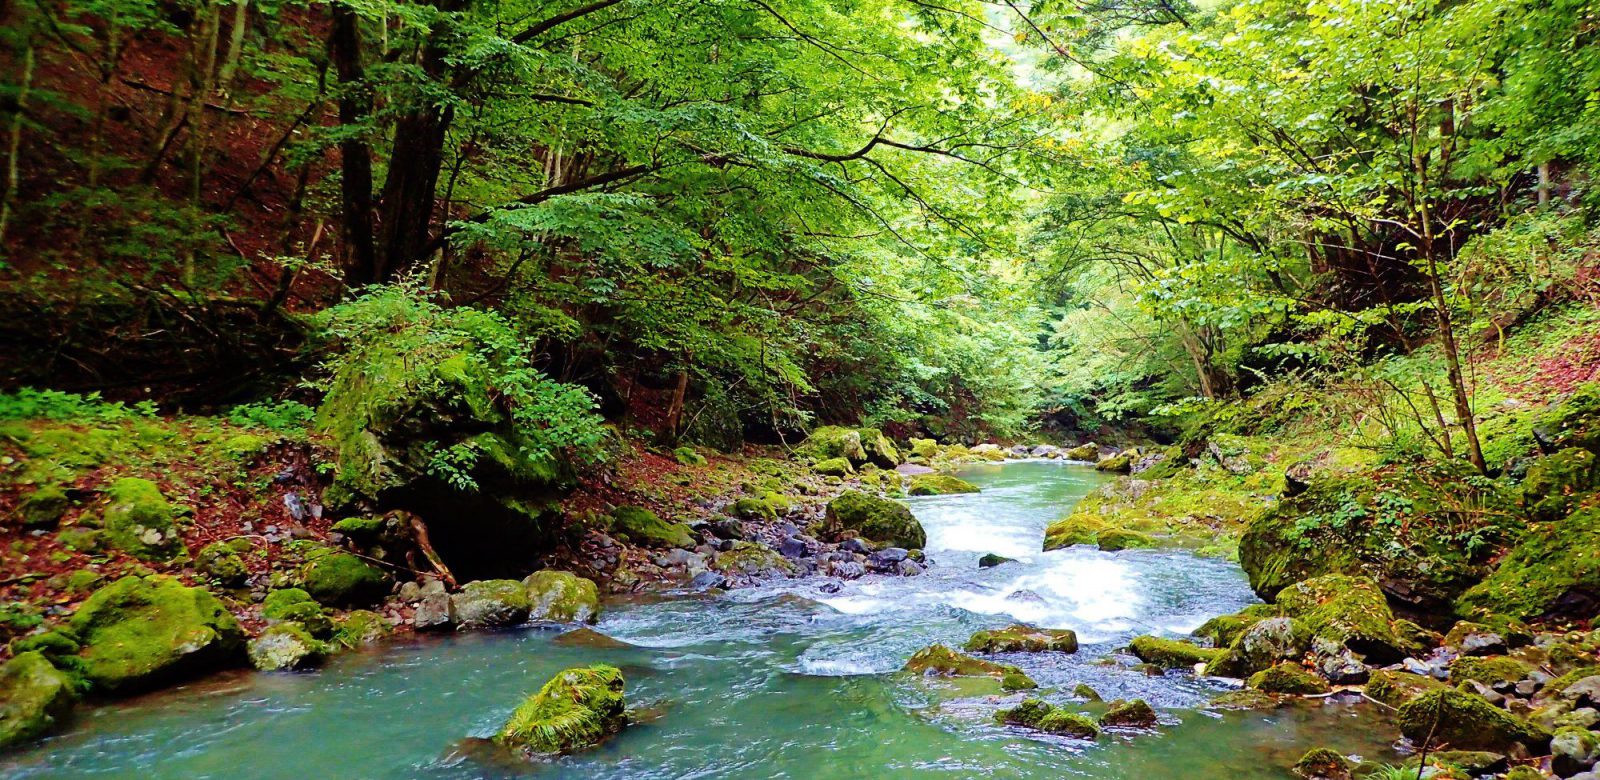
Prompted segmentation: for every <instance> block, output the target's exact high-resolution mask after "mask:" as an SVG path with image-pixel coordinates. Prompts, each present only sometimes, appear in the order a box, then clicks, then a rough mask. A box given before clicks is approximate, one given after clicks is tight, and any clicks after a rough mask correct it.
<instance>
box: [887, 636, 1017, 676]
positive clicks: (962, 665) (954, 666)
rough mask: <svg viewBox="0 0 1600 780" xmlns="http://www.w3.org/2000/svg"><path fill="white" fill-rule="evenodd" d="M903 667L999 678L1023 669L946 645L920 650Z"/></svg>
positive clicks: (925, 672)
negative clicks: (973, 655)
mask: <svg viewBox="0 0 1600 780" xmlns="http://www.w3.org/2000/svg"><path fill="white" fill-rule="evenodd" d="M903 668H904V669H905V670H906V671H908V672H911V673H913V674H922V675H933V676H938V677H993V678H995V679H997V680H998V679H1000V678H1001V677H1004V676H1005V675H1006V674H1008V673H1012V672H1017V673H1020V672H1021V671H1022V670H1021V669H1018V668H1017V667H1015V666H1012V665H1011V664H1001V663H995V662H994V661H986V660H984V659H982V658H974V657H972V656H970V655H967V654H966V653H962V652H958V651H956V650H952V649H950V648H948V647H945V646H944V645H929V646H928V647H925V648H923V649H921V650H918V651H917V652H916V653H915V654H914V655H912V656H911V658H910V659H909V660H907V661H906V665H905V666H904V667H903Z"/></svg>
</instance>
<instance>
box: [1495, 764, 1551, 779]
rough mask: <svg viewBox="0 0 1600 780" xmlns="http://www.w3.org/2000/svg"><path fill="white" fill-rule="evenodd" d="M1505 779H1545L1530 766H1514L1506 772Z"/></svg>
mask: <svg viewBox="0 0 1600 780" xmlns="http://www.w3.org/2000/svg"><path fill="white" fill-rule="evenodd" d="M1505 780H1545V776H1544V774H1543V773H1541V772H1540V771H1539V770H1537V769H1534V768H1533V767H1531V766H1514V767H1511V771H1509V772H1507V773H1506V776H1505Z"/></svg>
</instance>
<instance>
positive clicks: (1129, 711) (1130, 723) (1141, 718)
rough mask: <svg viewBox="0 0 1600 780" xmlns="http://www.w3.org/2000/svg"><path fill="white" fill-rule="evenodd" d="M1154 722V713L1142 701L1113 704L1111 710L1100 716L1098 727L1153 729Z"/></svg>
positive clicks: (1135, 700)
mask: <svg viewBox="0 0 1600 780" xmlns="http://www.w3.org/2000/svg"><path fill="white" fill-rule="evenodd" d="M1156 721H1157V718H1156V711H1155V710H1154V709H1153V708H1151V706H1150V704H1149V703H1148V702H1146V701H1145V700H1144V699H1134V700H1133V701H1118V702H1113V703H1112V704H1111V709H1109V710H1106V713H1105V714H1104V715H1101V716H1100V725H1101V726H1105V727H1122V728H1139V729H1147V728H1153V727H1154V726H1155V725H1156Z"/></svg>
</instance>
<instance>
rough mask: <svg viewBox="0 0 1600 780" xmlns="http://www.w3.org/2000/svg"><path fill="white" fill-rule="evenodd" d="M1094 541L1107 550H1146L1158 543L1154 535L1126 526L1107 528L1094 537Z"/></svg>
mask: <svg viewBox="0 0 1600 780" xmlns="http://www.w3.org/2000/svg"><path fill="white" fill-rule="evenodd" d="M1095 543H1096V544H1098V545H1099V546H1100V549H1102V550H1105V551H1107V552H1116V551H1118V550H1148V549H1151V548H1153V547H1156V546H1158V545H1159V542H1157V541H1156V538H1155V537H1153V536H1151V535H1149V534H1145V533H1140V532H1138V531H1132V530H1129V529H1126V528H1107V529H1106V530H1104V531H1101V532H1100V534H1099V535H1098V536H1096V537H1095Z"/></svg>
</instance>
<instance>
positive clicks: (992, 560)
mask: <svg viewBox="0 0 1600 780" xmlns="http://www.w3.org/2000/svg"><path fill="white" fill-rule="evenodd" d="M1016 560H1017V559H1015V558H1007V557H1005V556H1004V555H996V554H994V553H986V554H985V555H984V556H983V557H982V558H979V559H978V568H980V569H992V568H994V567H996V566H999V565H1000V564H1002V563H1015V562H1016Z"/></svg>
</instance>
